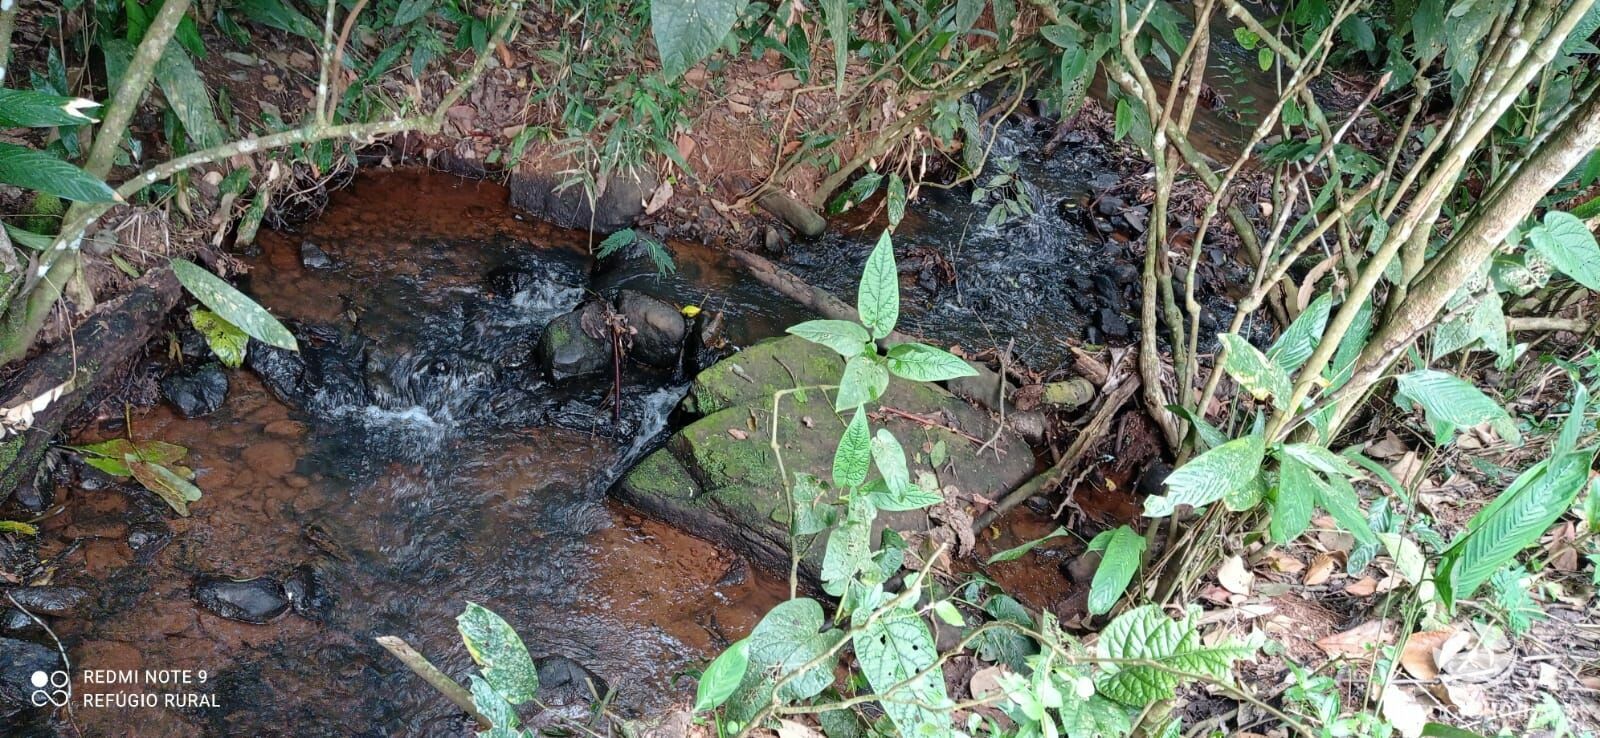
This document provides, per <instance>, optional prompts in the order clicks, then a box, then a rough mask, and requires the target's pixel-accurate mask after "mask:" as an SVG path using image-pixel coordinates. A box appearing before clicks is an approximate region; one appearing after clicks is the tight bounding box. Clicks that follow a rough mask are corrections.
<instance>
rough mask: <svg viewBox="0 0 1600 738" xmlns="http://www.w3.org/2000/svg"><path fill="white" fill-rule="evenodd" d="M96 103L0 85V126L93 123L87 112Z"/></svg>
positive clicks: (40, 126)
mask: <svg viewBox="0 0 1600 738" xmlns="http://www.w3.org/2000/svg"><path fill="white" fill-rule="evenodd" d="M98 107H100V103H97V102H95V101H93V100H85V99H83V98H81V97H62V96H60V95H52V94H50V93H48V92H35V91H33V90H9V89H5V88H3V87H0V128H52V127H55V126H75V125H79V124H81V123H97V122H99V121H97V120H96V119H95V118H93V117H91V116H90V115H89V113H91V112H94V110H95V109H96V108H98Z"/></svg>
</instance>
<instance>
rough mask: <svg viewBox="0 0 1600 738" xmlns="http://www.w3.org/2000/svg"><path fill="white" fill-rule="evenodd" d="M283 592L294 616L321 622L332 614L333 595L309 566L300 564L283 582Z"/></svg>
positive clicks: (320, 575) (314, 569) (319, 575)
mask: <svg viewBox="0 0 1600 738" xmlns="http://www.w3.org/2000/svg"><path fill="white" fill-rule="evenodd" d="M283 592H284V594H285V595H286V596H288V598H289V607H290V608H291V609H293V610H294V612H295V614H296V615H299V616H300V617H303V618H306V619H307V620H315V621H318V622H322V621H325V620H327V619H328V616H329V615H331V614H332V613H333V606H334V604H335V602H334V597H333V593H331V592H329V591H328V587H327V584H326V583H324V581H323V576H322V573H321V572H319V571H317V569H316V567H314V566H312V565H310V564H301V565H300V566H297V567H295V569H294V571H292V572H290V573H289V576H288V577H287V578H285V579H284V580H283Z"/></svg>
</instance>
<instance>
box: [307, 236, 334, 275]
mask: <svg viewBox="0 0 1600 738" xmlns="http://www.w3.org/2000/svg"><path fill="white" fill-rule="evenodd" d="M300 265H301V266H303V267H305V268H307V269H332V268H333V258H332V257H330V256H328V252H326V251H323V250H322V247H320V246H318V245H316V244H314V243H312V242H310V241H301V242H300Z"/></svg>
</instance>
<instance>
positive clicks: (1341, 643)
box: [1317, 620, 1394, 659]
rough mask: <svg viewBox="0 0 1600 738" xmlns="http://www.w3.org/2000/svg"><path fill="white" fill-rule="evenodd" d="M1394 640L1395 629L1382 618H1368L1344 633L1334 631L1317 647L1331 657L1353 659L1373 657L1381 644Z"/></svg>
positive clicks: (1318, 642)
mask: <svg viewBox="0 0 1600 738" xmlns="http://www.w3.org/2000/svg"><path fill="white" fill-rule="evenodd" d="M1393 641H1394V631H1393V630H1392V629H1391V628H1389V627H1388V624H1387V623H1385V622H1384V621H1382V620H1368V621H1367V622H1365V623H1362V624H1360V625H1357V626H1356V627H1354V628H1351V629H1349V630H1347V631H1344V632H1342V633H1334V634H1333V635H1330V636H1327V637H1325V638H1323V639H1322V640H1320V641H1317V648H1320V649H1322V652H1323V653H1325V654H1328V656H1330V657H1338V656H1345V657H1348V658H1353V659H1371V658H1372V656H1373V653H1374V652H1375V651H1376V650H1377V648H1378V647H1379V646H1381V645H1385V644H1388V643H1392V642H1393Z"/></svg>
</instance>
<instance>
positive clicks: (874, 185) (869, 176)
mask: <svg viewBox="0 0 1600 738" xmlns="http://www.w3.org/2000/svg"><path fill="white" fill-rule="evenodd" d="M880 184H883V173H882V172H867V173H866V174H863V175H861V177H860V178H859V179H857V180H856V181H854V182H852V183H850V187H849V188H848V189H846V190H845V191H844V192H841V193H839V194H838V195H835V196H834V198H833V199H832V200H830V201H828V214H829V215H838V214H839V213H842V212H844V211H846V210H849V209H850V208H853V207H855V206H856V205H858V204H860V203H861V202H862V201H864V200H866V199H867V198H869V197H872V193H874V192H877V191H878V185H880Z"/></svg>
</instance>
